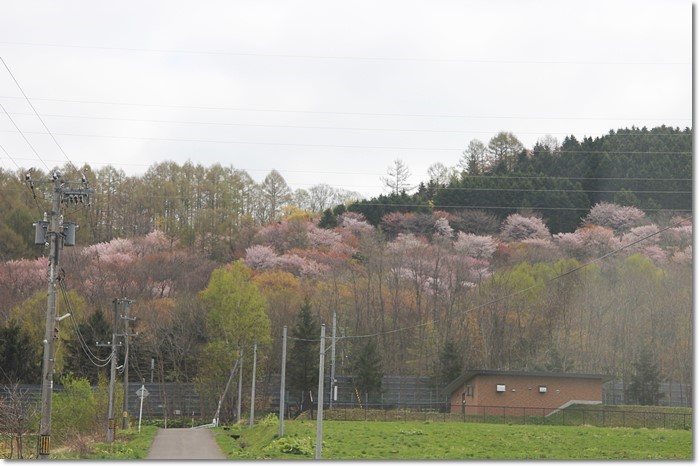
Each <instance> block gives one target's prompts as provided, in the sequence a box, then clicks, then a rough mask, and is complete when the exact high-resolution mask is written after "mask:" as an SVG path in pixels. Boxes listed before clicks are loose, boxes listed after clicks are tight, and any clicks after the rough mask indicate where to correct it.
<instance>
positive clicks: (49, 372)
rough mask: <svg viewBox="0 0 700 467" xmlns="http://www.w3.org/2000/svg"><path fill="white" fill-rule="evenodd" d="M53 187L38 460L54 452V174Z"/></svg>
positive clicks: (57, 189)
mask: <svg viewBox="0 0 700 467" xmlns="http://www.w3.org/2000/svg"><path fill="white" fill-rule="evenodd" d="M53 182H54V189H53V196H52V198H51V199H52V201H51V213H50V215H49V226H48V231H47V232H46V236H47V237H48V241H49V277H48V279H49V286H48V292H47V295H48V299H47V304H46V329H45V333H44V342H43V344H44V357H43V363H42V371H41V421H40V428H39V459H48V458H49V453H50V451H51V403H52V397H53V367H54V360H55V356H56V337H57V336H56V331H55V330H56V322H55V321H56V280H57V277H56V271H57V270H58V252H59V244H58V243H59V237H60V235H61V234H62V233H63V232H62V229H61V224H62V222H61V215H60V209H61V179H60V174H59V173H58V172H56V173H54V176H53Z"/></svg>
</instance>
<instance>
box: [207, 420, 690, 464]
mask: <svg viewBox="0 0 700 467" xmlns="http://www.w3.org/2000/svg"><path fill="white" fill-rule="evenodd" d="M270 422H271V421H270ZM270 422H268V423H261V424H259V425H256V426H255V427H254V428H252V429H250V428H248V427H247V426H245V427H242V426H234V427H224V428H218V429H217V430H216V433H217V436H216V438H217V442H218V443H219V445H220V446H221V448H222V450H223V451H224V453H226V455H227V457H228V458H229V459H313V458H314V456H315V444H316V423H315V422H313V421H308V420H306V421H302V420H295V421H286V422H285V436H284V437H283V438H281V439H278V437H277V435H278V426H277V424H276V423H270ZM232 435H233V436H232ZM234 436H235V437H238V439H234ZM692 444H693V441H692V432H691V431H689V430H664V429H645V428H598V427H591V426H542V425H536V426H535V425H530V426H525V425H495V424H481V423H479V424H470V423H466V424H465V423H449V422H448V423H431V422H341V421H326V422H324V424H323V445H322V447H323V450H322V451H323V452H322V457H323V458H324V459H405V460H421V459H521V460H529V459H598V460H601V459H657V460H664V459H686V460H690V459H692V455H693V450H692Z"/></svg>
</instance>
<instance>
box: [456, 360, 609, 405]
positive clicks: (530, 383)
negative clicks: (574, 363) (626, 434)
mask: <svg viewBox="0 0 700 467" xmlns="http://www.w3.org/2000/svg"><path fill="white" fill-rule="evenodd" d="M610 379H612V378H611V377H609V376H606V375H596V374H581V373H549V372H543V371H499V370H471V371H467V372H466V373H464V374H463V375H462V376H460V377H459V378H457V379H456V380H454V381H453V382H452V383H450V384H449V385H448V386H447V387H446V388H445V393H446V395H447V396H448V397H449V400H450V405H451V408H450V411H451V412H452V413H465V414H468V415H479V414H484V413H485V414H490V413H493V414H494V415H500V414H501V413H502V412H503V410H504V408H511V409H513V412H514V413H515V411H518V412H520V413H527V411H528V410H531V413H532V414H533V415H535V414H537V415H539V414H544V415H548V414H550V413H552V412H555V411H556V410H558V409H562V408H565V407H567V406H569V405H571V404H600V403H602V401H603V383H604V382H606V381H609V380H610ZM535 409H537V410H535Z"/></svg>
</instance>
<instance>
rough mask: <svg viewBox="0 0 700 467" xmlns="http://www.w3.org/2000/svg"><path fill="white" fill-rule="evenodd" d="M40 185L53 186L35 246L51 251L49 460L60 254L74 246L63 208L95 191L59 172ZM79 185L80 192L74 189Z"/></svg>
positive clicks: (42, 436)
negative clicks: (49, 209) (49, 203)
mask: <svg viewBox="0 0 700 467" xmlns="http://www.w3.org/2000/svg"><path fill="white" fill-rule="evenodd" d="M26 179H27V181H28V182H29V183H30V186H31V187H32V189H33V187H34V185H33V181H32V180H31V177H30V176H29V175H27V176H26ZM41 183H52V184H53V192H52V196H51V211H50V212H49V214H48V216H47V215H46V214H45V215H44V219H43V220H41V221H38V222H37V223H36V224H34V227H35V230H34V243H35V244H37V245H46V246H48V248H49V271H48V292H47V303H46V328H45V333H44V341H43V349H44V350H43V352H44V353H43V359H42V370H41V419H40V423H39V453H38V454H39V459H48V458H49V456H50V452H51V406H52V399H53V373H54V363H55V359H56V340H57V339H58V322H59V319H58V315H57V313H58V311H57V299H56V296H57V294H56V282H57V281H58V280H59V277H58V271H59V267H58V260H59V253H60V251H61V249H62V248H63V246H64V245H66V246H74V245H75V230H76V228H77V227H78V226H77V224H75V223H74V222H63V216H62V214H61V205H62V204H83V205H87V204H88V202H89V194H90V193H92V192H93V191H94V190H93V189H91V188H88V187H87V182H86V181H85V179H84V178H83V180H82V181H80V182H66V181H65V180H63V179H62V178H61V174H60V173H59V172H54V173H53V176H52V178H51V180H43V181H41ZM71 185H79V188H74V187H71Z"/></svg>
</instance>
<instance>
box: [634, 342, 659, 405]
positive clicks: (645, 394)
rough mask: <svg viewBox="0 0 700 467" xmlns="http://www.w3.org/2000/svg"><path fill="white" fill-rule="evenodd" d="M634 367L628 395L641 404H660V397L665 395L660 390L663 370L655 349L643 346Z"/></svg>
mask: <svg viewBox="0 0 700 467" xmlns="http://www.w3.org/2000/svg"><path fill="white" fill-rule="evenodd" d="M633 367H634V374H633V375H632V379H631V380H630V384H629V386H628V388H627V397H628V398H630V399H632V400H636V401H637V402H638V403H639V404H640V405H659V399H660V398H661V396H663V393H662V392H659V383H661V372H660V371H659V366H658V364H657V362H656V356H655V355H654V353H653V351H652V350H651V349H650V348H648V347H643V348H642V350H641V352H640V353H639V356H638V357H637V361H636V362H634V364H633Z"/></svg>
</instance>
